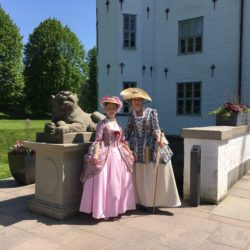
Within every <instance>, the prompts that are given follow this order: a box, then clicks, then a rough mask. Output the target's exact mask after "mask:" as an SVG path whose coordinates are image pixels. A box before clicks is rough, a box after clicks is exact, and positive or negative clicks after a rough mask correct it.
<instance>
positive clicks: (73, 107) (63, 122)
mask: <svg viewBox="0 0 250 250" xmlns="http://www.w3.org/2000/svg"><path fill="white" fill-rule="evenodd" d="M51 97H52V102H53V105H52V121H51V122H47V123H46V124H45V128H44V131H45V132H46V133H49V134H54V133H55V134H66V133H73V132H86V131H89V132H92V131H95V129H96V123H98V122H99V121H100V120H102V119H104V118H105V116H104V115H103V114H101V113H99V112H97V111H96V112H94V113H92V114H89V113H85V112H84V111H83V110H82V109H81V108H80V107H79V106H78V98H77V95H75V94H73V93H72V92H70V91H61V92H59V93H57V94H56V95H55V96H51Z"/></svg>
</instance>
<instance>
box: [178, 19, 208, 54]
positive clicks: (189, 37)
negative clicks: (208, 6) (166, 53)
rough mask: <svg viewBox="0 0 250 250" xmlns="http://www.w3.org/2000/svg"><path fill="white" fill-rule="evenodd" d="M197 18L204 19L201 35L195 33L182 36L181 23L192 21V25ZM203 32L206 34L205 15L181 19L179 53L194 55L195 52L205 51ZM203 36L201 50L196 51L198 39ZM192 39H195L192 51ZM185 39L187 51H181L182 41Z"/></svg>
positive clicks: (179, 22) (179, 25)
mask: <svg viewBox="0 0 250 250" xmlns="http://www.w3.org/2000/svg"><path fill="white" fill-rule="evenodd" d="M197 20H201V21H202V32H201V35H194V34H192V36H186V37H185V36H181V25H182V24H183V23H192V27H193V24H194V23H195V21H197ZM203 34H204V17H203V16H200V17H195V18H190V19H185V20H180V21H178V53H177V54H178V55H193V54H200V53H203V48H204V46H203V45H204V40H203ZM198 38H201V45H200V47H201V50H199V51H196V46H197V44H198V43H197V41H196V40H197V39H198ZM190 39H192V40H193V42H192V43H193V46H192V47H193V50H192V51H190V52H189V51H188V50H189V44H188V42H189V40H190ZM183 40H184V41H185V52H181V51H182V41H183Z"/></svg>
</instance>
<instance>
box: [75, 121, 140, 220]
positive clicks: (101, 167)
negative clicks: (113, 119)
mask: <svg viewBox="0 0 250 250" xmlns="http://www.w3.org/2000/svg"><path fill="white" fill-rule="evenodd" d="M110 125H111V123H110V122H109V121H108V120H107V119H105V120H103V121H101V122H99V123H98V125H97V130H96V138H95V142H94V143H93V144H92V145H91V147H90V150H89V153H88V155H86V156H85V164H84V166H85V167H84V171H83V174H82V177H81V181H82V183H83V194H82V199H81V204H80V211H81V212H85V213H92V216H93V217H94V218H96V219H100V218H107V217H116V216H118V215H119V214H123V213H125V212H126V211H127V210H133V209H135V208H136V205H135V195H134V188H133V181H132V174H131V172H132V166H133V161H134V159H133V156H132V155H131V153H130V152H129V151H128V150H127V148H126V147H125V138H124V136H123V135H122V130H121V127H120V126H118V125H117V124H116V126H113V127H111V126H110ZM114 128H115V129H114ZM97 143H100V149H99V160H98V161H99V162H98V163H97V165H94V164H93V163H91V161H90V160H91V158H92V153H93V148H94V147H95V145H96V144H97Z"/></svg>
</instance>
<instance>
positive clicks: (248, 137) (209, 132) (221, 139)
mask: <svg viewBox="0 0 250 250" xmlns="http://www.w3.org/2000/svg"><path fill="white" fill-rule="evenodd" d="M182 137H183V138H184V185H183V189H184V190H183V191H184V199H187V200H188V199H189V195H190V152H191V149H192V146H193V145H200V146H201V172H200V178H201V179H200V183H201V184H200V185H201V186H200V187H201V190H200V196H201V200H204V201H208V202H212V203H218V202H219V201H220V200H221V199H223V198H224V197H225V196H226V194H227V191H228V189H229V188H230V187H231V186H232V185H233V184H234V183H235V182H236V181H238V180H239V179H240V178H241V177H242V176H243V175H244V174H245V173H246V171H247V170H248V169H250V126H239V127H229V126H211V127H198V128H184V129H182Z"/></svg>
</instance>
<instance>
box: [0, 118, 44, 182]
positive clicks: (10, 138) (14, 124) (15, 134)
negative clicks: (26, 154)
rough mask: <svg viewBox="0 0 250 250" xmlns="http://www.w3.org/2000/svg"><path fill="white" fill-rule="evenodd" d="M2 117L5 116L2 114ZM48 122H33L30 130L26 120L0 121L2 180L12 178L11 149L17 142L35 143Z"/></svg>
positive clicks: (0, 175) (0, 169)
mask: <svg viewBox="0 0 250 250" xmlns="http://www.w3.org/2000/svg"><path fill="white" fill-rule="evenodd" d="M1 115H2V116H3V114H2V113H1ZM6 116H7V115H6ZM46 121H47V120H31V121H30V123H29V129H28V125H27V122H26V121H25V120H24V119H23V120H21V119H15V120H14V119H13V120H12V119H0V179H4V178H8V177H10V176H11V174H10V171H9V164H8V151H9V147H10V146H11V145H13V144H15V142H16V140H20V141H22V140H30V141H34V140H35V138H36V133H37V132H41V131H43V127H44V124H45V122H46ZM26 128H27V129H26Z"/></svg>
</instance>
